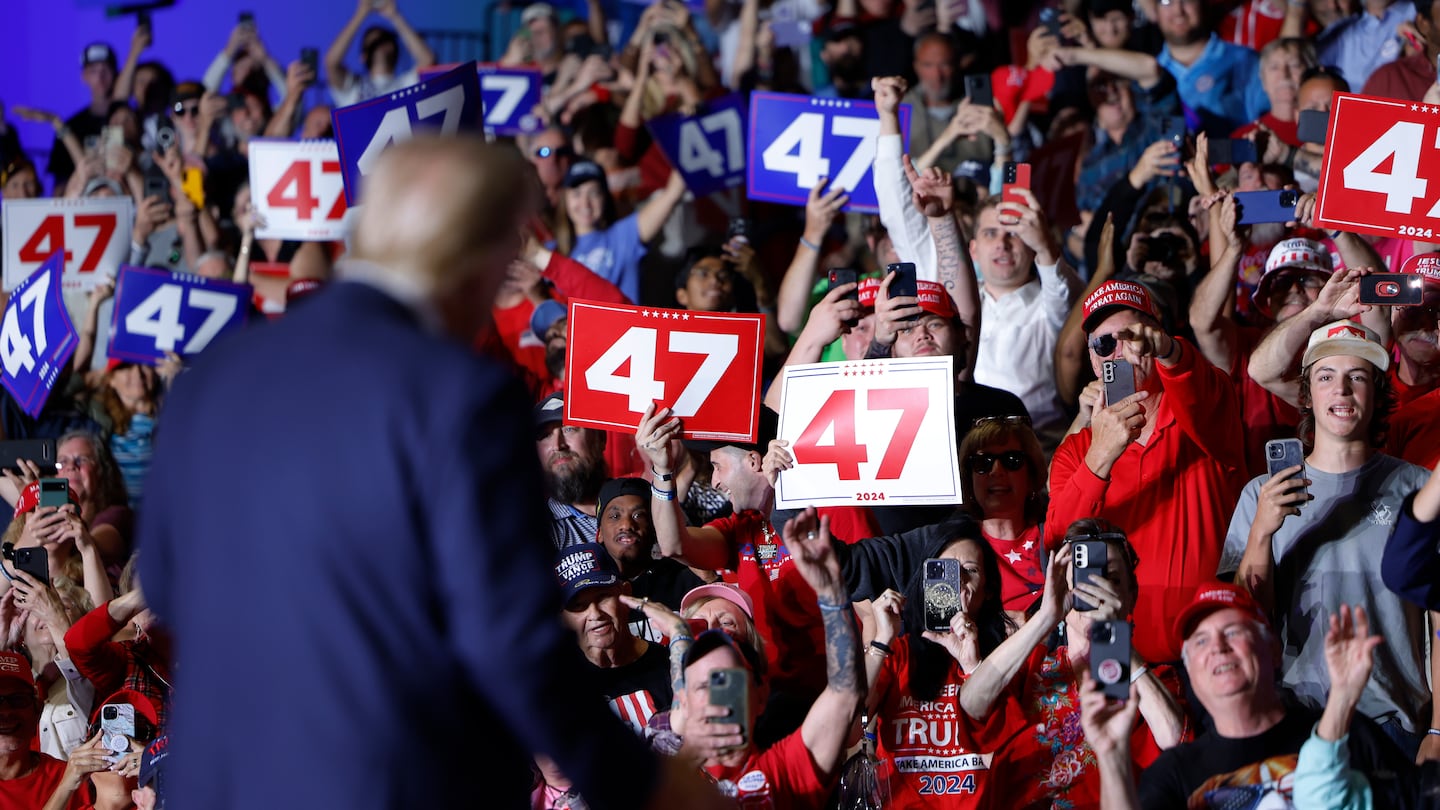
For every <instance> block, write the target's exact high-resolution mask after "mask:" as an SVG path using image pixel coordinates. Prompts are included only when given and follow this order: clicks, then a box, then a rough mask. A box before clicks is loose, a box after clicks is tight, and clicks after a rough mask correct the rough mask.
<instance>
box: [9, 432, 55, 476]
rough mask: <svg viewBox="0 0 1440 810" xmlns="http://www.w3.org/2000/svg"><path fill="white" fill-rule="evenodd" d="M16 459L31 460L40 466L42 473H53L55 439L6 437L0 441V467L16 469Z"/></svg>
mask: <svg viewBox="0 0 1440 810" xmlns="http://www.w3.org/2000/svg"><path fill="white" fill-rule="evenodd" d="M16 459H23V460H25V461H32V462H34V463H35V466H37V467H39V468H40V472H42V473H54V472H55V471H56V469H58V468H57V467H56V466H55V440H54V439H6V440H4V441H0V467H3V468H5V469H10V470H16V471H18V470H19V468H18V467H16V466H14V463H15V460H16Z"/></svg>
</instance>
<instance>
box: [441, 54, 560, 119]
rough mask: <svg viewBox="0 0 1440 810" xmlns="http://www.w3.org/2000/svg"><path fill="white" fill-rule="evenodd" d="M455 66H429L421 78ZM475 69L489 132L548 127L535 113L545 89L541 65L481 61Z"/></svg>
mask: <svg viewBox="0 0 1440 810" xmlns="http://www.w3.org/2000/svg"><path fill="white" fill-rule="evenodd" d="M454 67H455V66H454V65H436V66H434V67H429V68H426V69H424V70H422V71H420V78H422V79H428V78H430V77H431V76H438V75H440V74H441V73H444V72H446V71H447V70H450V69H452V68H454ZM475 72H476V73H477V74H479V76H480V98H481V99H482V100H483V102H484V108H485V132H486V134H489V135H529V134H531V133H535V132H539V131H540V130H541V129H543V128H544V126H545V122H544V121H541V120H540V117H539V116H537V115H536V114H535V108H536V107H538V106H539V105H540V98H541V94H542V93H543V92H544V89H545V76H544V74H542V73H541V72H540V68H538V67H530V66H527V65H511V66H508V67H506V66H501V65H497V64H493V63H489V62H480V63H477V64H476V65H475Z"/></svg>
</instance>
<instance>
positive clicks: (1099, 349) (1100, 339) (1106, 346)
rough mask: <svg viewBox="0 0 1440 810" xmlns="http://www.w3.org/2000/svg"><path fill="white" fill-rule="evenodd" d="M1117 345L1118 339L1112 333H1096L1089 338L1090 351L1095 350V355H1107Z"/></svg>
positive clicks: (1111, 352)
mask: <svg viewBox="0 0 1440 810" xmlns="http://www.w3.org/2000/svg"><path fill="white" fill-rule="evenodd" d="M1119 345H1120V341H1119V340H1117V339H1116V338H1115V336H1114V335H1096V336H1095V337H1093V338H1090V351H1092V352H1095V356H1096V357H1109V356H1110V355H1112V354H1114V353H1115V347H1116V346H1119Z"/></svg>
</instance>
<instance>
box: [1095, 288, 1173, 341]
mask: <svg viewBox="0 0 1440 810" xmlns="http://www.w3.org/2000/svg"><path fill="white" fill-rule="evenodd" d="M1117 309H1133V310H1135V311H1136V312H1140V313H1142V314H1145V315H1149V316H1150V317H1152V318H1154V319H1155V321H1156V322H1157V323H1158V322H1159V321H1160V309H1159V308H1158V307H1156V306H1155V299H1154V297H1153V296H1151V295H1150V291H1149V290H1147V289H1145V285H1144V284H1140V283H1137V282H1134V281H1107V282H1105V283H1104V284H1101V285H1100V287H1099V288H1098V289H1096V290H1095V292H1093V293H1090V297H1089V298H1086V299H1085V304H1084V307H1083V308H1082V311H1083V312H1084V315H1085V318H1084V320H1083V321H1082V322H1081V328H1083V329H1084V330H1085V331H1086V332H1089V331H1091V330H1093V329H1094V328H1095V326H1096V324H1098V323H1100V322H1101V321H1103V320H1105V317H1106V316H1108V315H1110V314H1111V313H1113V312H1114V310H1117Z"/></svg>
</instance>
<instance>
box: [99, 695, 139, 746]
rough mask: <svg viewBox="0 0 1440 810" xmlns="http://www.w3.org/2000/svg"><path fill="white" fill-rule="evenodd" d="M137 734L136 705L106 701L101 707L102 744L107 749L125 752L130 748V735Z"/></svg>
mask: <svg viewBox="0 0 1440 810" xmlns="http://www.w3.org/2000/svg"><path fill="white" fill-rule="evenodd" d="M134 736H135V707H134V706H132V705H130V704H129V703H106V704H105V705H104V706H101V707H100V745H101V746H102V747H104V748H105V750H107V751H112V752H114V753H116V754H123V753H125V752H126V751H129V750H130V740H129V739H127V738H129V737H134Z"/></svg>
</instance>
